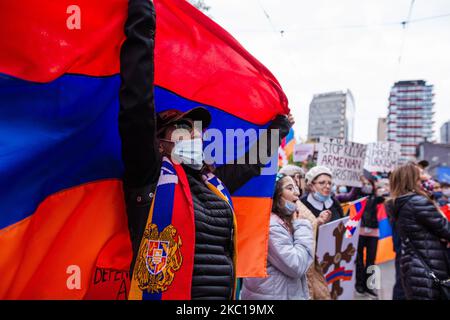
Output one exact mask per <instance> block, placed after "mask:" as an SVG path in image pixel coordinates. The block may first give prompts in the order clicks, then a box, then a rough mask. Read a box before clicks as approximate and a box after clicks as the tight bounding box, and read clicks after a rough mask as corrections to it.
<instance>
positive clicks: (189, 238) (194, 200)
mask: <svg viewBox="0 0 450 320" xmlns="http://www.w3.org/2000/svg"><path fill="white" fill-rule="evenodd" d="M125 33H126V36H127V38H126V40H125V42H124V44H123V46H122V49H121V80H122V83H121V89H120V113H119V130H120V136H121V140H122V157H123V162H124V166H125V173H124V178H123V181H124V184H123V188H124V194H125V201H126V207H127V214H128V225H129V230H130V236H131V242H132V248H133V259H132V263H131V269H130V274H131V289H130V294H129V298H130V299H139V300H140V299H155V300H160V299H232V298H233V297H234V293H235V292H234V291H235V281H236V268H235V267H236V261H235V259H236V238H235V236H236V232H235V231H236V225H235V218H234V212H233V205H232V203H231V198H230V194H232V193H233V192H234V191H236V190H237V189H238V188H240V187H241V186H242V185H244V184H245V183H246V182H247V181H248V180H249V179H251V178H252V177H254V176H257V175H259V174H260V172H261V168H262V167H264V166H265V165H266V163H263V161H262V160H261V161H260V160H259V159H258V161H257V163H256V164H250V163H249V161H248V157H249V154H250V151H249V152H247V153H246V154H245V155H244V156H243V157H245V160H246V161H244V164H239V165H238V164H224V165H222V166H221V167H218V168H215V170H214V169H212V167H211V166H208V165H205V163H204V161H203V150H202V145H203V141H202V130H201V129H198V128H197V126H196V124H197V123H200V124H201V128H202V129H206V128H207V127H208V126H209V124H210V122H211V114H210V113H209V112H208V110H207V109H206V108H202V107H196V108H192V109H190V110H188V111H185V112H181V111H179V110H176V109H171V110H165V111H163V112H160V113H156V111H155V104H154V95H153V92H154V74H153V72H154V61H153V59H154V37H155V10H154V7H153V3H152V2H151V1H148V0H130V1H129V6H128V19H127V21H126V24H125ZM293 123H294V120H293V118H292V116H290V115H289V116H285V115H279V116H277V117H276V118H275V119H274V120H273V121H272V122H271V124H270V125H269V127H268V129H269V130H268V131H269V135H270V134H271V132H272V130H275V129H276V130H280V135H279V137H280V139H281V138H283V137H285V136H286V135H287V133H288V132H289V129H290V127H291V126H292V125H293ZM267 141H268V142H267V145H265V146H259V147H260V148H261V147H267V148H268V150H272V148H271V145H270V144H271V137H270V136H269V137H268V139H267ZM278 143H279V141H278ZM257 147H258V143H255V144H254V146H252V148H257ZM277 147H278V146H277ZM275 150H277V149H276V148H275ZM236 163H242V162H240V161H237V162H236ZM163 295H164V297H162V296H163Z"/></svg>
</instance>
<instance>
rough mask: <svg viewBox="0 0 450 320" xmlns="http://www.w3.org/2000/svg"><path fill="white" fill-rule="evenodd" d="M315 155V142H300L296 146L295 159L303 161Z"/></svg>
mask: <svg viewBox="0 0 450 320" xmlns="http://www.w3.org/2000/svg"><path fill="white" fill-rule="evenodd" d="M313 155H314V144H312V143H306V144H305V143H299V144H296V145H295V146H294V161H295V162H303V161H306V160H309V159H311V160H312V157H313Z"/></svg>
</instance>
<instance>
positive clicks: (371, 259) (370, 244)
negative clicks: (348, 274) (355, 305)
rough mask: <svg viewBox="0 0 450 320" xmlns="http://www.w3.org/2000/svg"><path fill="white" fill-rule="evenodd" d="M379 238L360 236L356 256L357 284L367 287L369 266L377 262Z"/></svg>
mask: <svg viewBox="0 0 450 320" xmlns="http://www.w3.org/2000/svg"><path fill="white" fill-rule="evenodd" d="M377 247H378V238H376V237H366V236H359V241H358V254H357V256H356V285H357V286H361V287H363V288H364V289H367V278H368V277H369V275H368V274H367V267H369V266H372V265H374V264H375V258H376V256H377ZM364 248H366V264H365V265H364Z"/></svg>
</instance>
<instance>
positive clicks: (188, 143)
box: [172, 138, 203, 170]
mask: <svg viewBox="0 0 450 320" xmlns="http://www.w3.org/2000/svg"><path fill="white" fill-rule="evenodd" d="M172 155H173V158H174V160H176V161H177V162H179V163H181V164H185V165H186V166H188V167H191V168H192V169H194V170H200V169H201V168H202V167H203V142H202V139H198V138H197V139H192V140H179V141H176V142H175V146H174V148H173V151H172Z"/></svg>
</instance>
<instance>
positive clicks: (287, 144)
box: [278, 128, 296, 167]
mask: <svg viewBox="0 0 450 320" xmlns="http://www.w3.org/2000/svg"><path fill="white" fill-rule="evenodd" d="M295 143H296V142H295V136H294V128H291V129H290V130H289V133H288V135H287V136H286V137H284V138H283V139H282V140H281V144H280V147H279V148H278V166H279V167H282V166H285V165H287V164H288V163H289V157H290V156H291V155H292V154H293V153H294V146H295Z"/></svg>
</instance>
